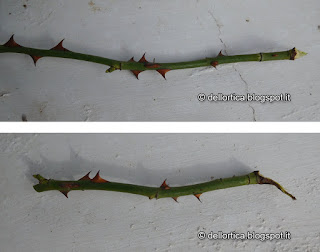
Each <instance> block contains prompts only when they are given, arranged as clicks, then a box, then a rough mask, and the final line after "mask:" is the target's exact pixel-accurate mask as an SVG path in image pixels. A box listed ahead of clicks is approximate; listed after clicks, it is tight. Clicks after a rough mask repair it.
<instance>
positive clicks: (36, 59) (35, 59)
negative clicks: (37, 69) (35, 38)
mask: <svg viewBox="0 0 320 252" xmlns="http://www.w3.org/2000/svg"><path fill="white" fill-rule="evenodd" d="M30 57H31V58H32V59H33V62H34V65H35V66H36V65H37V61H38V60H39V59H41V58H42V56H33V55H30Z"/></svg>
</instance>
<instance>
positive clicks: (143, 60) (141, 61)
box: [138, 53, 149, 63]
mask: <svg viewBox="0 0 320 252" xmlns="http://www.w3.org/2000/svg"><path fill="white" fill-rule="evenodd" d="M145 55H146V53H144V54H143V55H142V57H141V59H140V60H139V61H138V62H140V63H149V62H148V61H147V60H146V58H145Z"/></svg>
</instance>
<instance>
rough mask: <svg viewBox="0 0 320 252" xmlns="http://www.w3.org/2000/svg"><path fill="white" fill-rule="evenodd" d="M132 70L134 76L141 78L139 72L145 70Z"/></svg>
mask: <svg viewBox="0 0 320 252" xmlns="http://www.w3.org/2000/svg"><path fill="white" fill-rule="evenodd" d="M131 72H132V73H133V74H134V76H136V78H137V79H138V80H139V77H138V76H139V74H140V73H141V72H143V71H140V70H131Z"/></svg>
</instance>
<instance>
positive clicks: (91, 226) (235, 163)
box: [0, 134, 320, 252]
mask: <svg viewBox="0 0 320 252" xmlns="http://www.w3.org/2000/svg"><path fill="white" fill-rule="evenodd" d="M319 148H320V136H319V134H318V135H312V134H309V135H302V134H301V135H294V134H291V135H290V134H281V135H277V134H259V135H257V134H251V135H248V134H227V135H226V134H211V135H208V134H187V135H185V134H162V135H161V134H158V135H157V134H145V135H144V134H141V135H134V134H109V135H108V134H99V135H98V134H91V135H85V134H81V135H72V134H70V135H55V134H52V135H46V134H41V135H37V134H33V135H31V134H29V135H10V134H6V135H1V138H0V153H1V155H0V156H1V163H0V168H1V173H0V192H1V193H0V214H1V218H0V250H1V251H27V252H28V251H77V252H78V251H187V250H189V251H196V250H200V249H203V250H205V251H235V250H237V251H319V250H320V245H319V244H320V242H319V239H320V234H319V225H320V220H319V216H320V210H319V207H320V203H319V202H320V198H319V190H320V183H319V182H320V181H319V176H320V171H319V163H320V156H319ZM90 170H92V174H93V175H94V174H95V172H97V171H98V170H100V174H101V176H102V177H103V178H105V179H109V180H111V181H118V182H128V183H135V184H142V185H152V186H158V185H159V186H160V184H161V183H162V181H163V180H164V179H165V178H167V182H168V184H169V185H185V184H192V183H197V182H204V181H209V180H210V179H211V177H212V176H214V177H215V178H220V177H229V176H232V175H240V174H246V173H248V172H250V171H253V170H260V172H261V173H262V174H263V175H265V176H268V177H271V178H272V179H274V180H276V181H278V182H279V183H281V184H282V185H283V186H284V187H285V188H286V189H287V190H288V191H289V192H291V193H292V194H294V195H295V196H296V198H297V200H296V201H293V200H291V199H290V198H289V197H288V196H286V195H285V194H283V193H281V192H280V191H279V190H278V189H276V188H275V187H273V186H270V185H249V186H243V187H237V188H231V189H225V190H219V191H214V192H208V193H205V194H203V195H202V196H201V199H202V203H200V202H199V201H198V200H197V199H196V198H195V197H193V196H186V197H180V198H179V203H176V202H174V200H172V199H159V200H149V199H148V198H146V197H142V196H139V195H131V194H125V193H117V192H104V191H83V192H82V191H75V192H70V193H69V199H67V198H65V197H64V196H63V195H62V194H61V193H60V192H58V191H50V192H43V193H37V192H36V191H34V189H33V188H32V186H33V185H35V184H36V183H37V181H36V180H35V179H34V178H32V174H36V173H40V174H42V175H43V176H45V177H47V178H54V179H78V178H80V177H81V176H83V175H85V174H86V173H87V172H88V171H90ZM201 230H203V231H206V232H210V231H213V232H218V231H223V232H231V231H235V232H238V233H241V232H247V231H250V232H252V231H255V232H257V233H262V232H280V231H289V232H290V233H291V237H292V239H291V240H282V241H275V240H274V241H265V242H261V241H253V240H244V241H231V240H217V241H213V240H202V241H201V240H199V239H198V238H197V233H198V232H199V231H201Z"/></svg>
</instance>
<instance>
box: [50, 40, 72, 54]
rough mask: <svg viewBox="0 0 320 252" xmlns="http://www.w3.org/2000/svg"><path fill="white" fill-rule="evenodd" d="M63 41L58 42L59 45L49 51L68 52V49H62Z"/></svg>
mask: <svg viewBox="0 0 320 252" xmlns="http://www.w3.org/2000/svg"><path fill="white" fill-rule="evenodd" d="M63 41H64V39H63V40H61V41H60V42H59V44H57V45H56V46H55V47H52V48H51V49H50V50H55V51H65V52H69V50H68V49H66V48H64V47H63V45H62V43H63Z"/></svg>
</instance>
